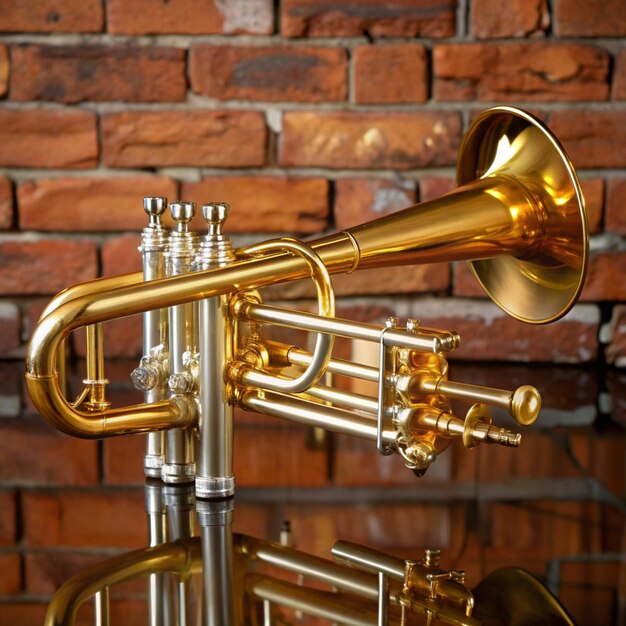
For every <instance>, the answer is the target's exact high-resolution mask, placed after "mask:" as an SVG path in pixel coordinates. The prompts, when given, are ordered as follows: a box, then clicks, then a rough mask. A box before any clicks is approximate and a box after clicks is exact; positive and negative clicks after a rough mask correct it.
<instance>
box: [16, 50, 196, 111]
mask: <svg viewBox="0 0 626 626" xmlns="http://www.w3.org/2000/svg"><path fill="white" fill-rule="evenodd" d="M138 76H141V80H138V79H137V77H138ZM186 95H187V79H186V76H185V51H184V50H182V49H180V48H158V47H152V46H151V47H137V46H134V47H130V46H127V45H124V46H110V45H109V46H98V45H87V46H85V45H79V46H36V45H21V46H13V48H12V50H11V98H12V99H13V100H53V101H56V102H66V103H75V102H82V101H84V100H91V101H115V100H123V101H127V102H177V101H183V100H185V98H186Z"/></svg>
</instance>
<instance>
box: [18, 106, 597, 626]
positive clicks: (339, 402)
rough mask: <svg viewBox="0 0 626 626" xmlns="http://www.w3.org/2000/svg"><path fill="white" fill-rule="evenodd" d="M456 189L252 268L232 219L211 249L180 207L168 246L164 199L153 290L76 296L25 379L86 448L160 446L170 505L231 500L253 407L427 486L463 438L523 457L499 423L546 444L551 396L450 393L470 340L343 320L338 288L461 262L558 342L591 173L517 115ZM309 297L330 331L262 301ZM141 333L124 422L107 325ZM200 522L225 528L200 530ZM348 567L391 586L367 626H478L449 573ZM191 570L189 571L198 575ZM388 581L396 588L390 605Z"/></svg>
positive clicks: (156, 224) (47, 326)
mask: <svg viewBox="0 0 626 626" xmlns="http://www.w3.org/2000/svg"><path fill="white" fill-rule="evenodd" d="M457 179H458V185H459V186H458V188H457V189H456V190H455V191H453V192H451V193H449V194H447V195H445V196H443V197H441V198H439V199H436V200H434V201H430V202H426V203H422V204H418V205H415V206H412V207H409V208H407V209H404V210H402V211H399V212H396V213H392V214H389V215H387V216H385V217H382V218H380V219H378V220H375V221H373V222H370V223H367V224H363V225H361V226H357V227H354V228H351V229H348V230H345V231H342V232H339V233H336V234H331V235H328V236H325V237H323V238H321V239H318V240H315V241H312V242H308V243H304V242H301V241H298V240H295V239H291V238H282V239H277V240H271V241H267V242H264V243H260V244H257V245H253V246H249V247H247V248H241V249H235V248H234V247H233V245H232V243H231V241H230V239H229V238H228V236H227V235H226V234H225V233H224V224H225V221H226V219H227V216H228V212H229V207H228V205H227V204H225V203H219V202H218V203H210V204H205V205H203V207H202V215H203V217H204V219H205V221H206V223H207V226H208V232H207V234H206V235H205V236H203V237H199V236H198V235H197V234H196V233H194V232H192V231H190V229H189V222H190V221H191V219H192V218H193V216H194V212H195V208H196V207H195V204H194V203H191V202H175V203H172V204H171V205H170V208H171V213H172V218H173V220H174V222H175V223H176V227H175V229H174V230H173V231H172V232H169V231H168V230H167V229H166V228H165V227H164V226H163V221H162V216H163V213H164V212H165V210H166V208H167V205H168V202H167V199H165V198H161V197H150V198H145V199H144V209H145V211H146V213H147V215H148V218H149V223H148V225H147V227H146V228H145V229H144V230H143V233H142V242H141V246H140V251H141V254H142V259H143V271H142V272H138V273H133V274H127V275H123V276H116V277H112V278H103V279H99V280H95V281H91V282H89V283H85V284H82V285H77V286H74V287H70V288H69V289H67V290H65V291H64V292H62V293H61V294H59V295H58V296H56V297H55V298H54V299H53V300H52V302H51V303H50V304H49V305H48V307H47V308H46V310H45V311H44V313H43V314H42V317H41V319H40V321H39V324H38V326H37V328H36V329H35V331H34V333H33V336H32V339H31V341H30V344H29V347H28V353H27V362H26V384H27V388H28V391H29V393H30V395H31V397H32V399H33V402H34V404H35V406H36V407H37V409H38V410H39V412H40V413H41V414H42V416H43V417H44V418H45V419H46V420H47V421H48V422H50V423H51V424H52V425H53V426H55V427H56V428H57V429H59V430H61V431H63V432H65V433H68V434H71V435H74V436H77V437H83V438H101V437H109V436H116V435H122V434H131V433H147V443H146V453H145V457H144V470H145V474H146V477H148V478H149V479H157V480H159V481H161V482H162V484H163V485H165V486H172V487H178V486H188V485H193V486H194V487H193V491H194V494H195V498H196V499H197V501H198V502H199V503H203V504H202V506H210V505H211V503H214V502H216V501H217V502H220V501H228V499H230V498H232V497H233V496H234V493H235V477H234V475H233V454H234V450H233V412H234V409H235V408H236V407H238V408H241V409H244V410H249V411H255V412H259V413H263V414H267V415H271V416H275V417H279V418H282V419H286V420H290V421H292V422H298V423H301V424H305V425H308V426H312V427H321V428H323V429H325V430H329V431H334V432H339V433H344V434H350V435H353V436H356V437H360V438H364V439H367V440H371V441H372V442H373V443H374V444H375V445H376V448H377V450H378V451H379V452H380V453H381V454H399V455H400V456H401V458H402V460H403V461H404V464H405V465H406V466H407V468H409V469H410V470H412V471H413V472H414V473H416V474H417V475H418V476H419V475H422V474H423V473H424V472H426V471H427V469H428V468H429V466H430V465H431V464H432V463H433V462H435V460H436V459H437V456H438V455H439V454H440V453H442V452H443V451H444V450H445V449H446V448H447V447H448V446H449V445H450V444H451V442H453V441H454V440H455V439H460V440H461V441H462V443H463V445H464V446H465V447H468V448H471V447H474V446H476V445H479V444H480V443H487V444H498V445H505V446H514V447H515V446H518V445H520V441H521V436H520V435H519V434H518V433H514V432H512V431H510V430H507V429H505V428H501V427H499V426H497V425H494V424H493V423H492V418H491V411H490V408H491V407H499V408H502V409H504V410H506V411H508V412H509V414H510V415H511V416H512V417H513V418H514V419H515V420H516V421H517V422H518V424H520V425H522V426H529V425H530V424H532V423H533V422H534V421H535V420H536V419H537V417H538V415H539V410H540V406H541V398H540V395H539V393H538V391H537V390H536V389H535V388H533V387H531V386H528V385H524V386H522V387H519V388H518V389H515V390H513V391H508V390H502V389H492V388H488V387H481V386H475V385H469V384H465V383H461V382H456V381H452V380H449V379H448V363H447V360H446V356H447V355H448V354H449V353H450V352H452V351H453V350H454V349H455V348H456V347H458V345H459V342H460V338H459V336H458V334H457V333H455V332H454V331H448V330H440V329H432V328H425V327H423V326H422V325H420V323H419V321H418V320H412V319H411V320H407V322H406V324H405V325H403V326H401V325H400V323H399V321H398V320H397V319H396V318H389V319H388V320H387V321H386V323H385V324H366V323H357V322H354V321H350V320H344V319H340V318H338V317H336V316H335V302H334V301H335V298H334V292H333V288H332V281H331V274H334V273H350V272H353V271H357V270H359V269H367V268H374V267H389V266H392V265H413V264H418V263H433V262H448V261H460V260H467V261H469V263H470V266H471V268H472V271H473V273H474V274H475V276H476V278H477V279H478V281H479V282H480V283H481V285H482V286H483V288H484V290H485V292H486V293H487V294H488V295H489V297H490V298H491V299H492V300H493V301H494V302H495V303H496V304H497V305H498V306H500V307H501V308H502V309H503V310H504V311H505V312H507V313H508V314H510V315H511V316H513V317H515V318H517V319H518V320H521V321H523V322H527V323H530V324H543V323H547V322H551V321H554V320H556V319H559V318H560V317H562V316H563V315H565V314H566V313H567V311H569V309H570V308H571V307H572V306H573V305H574V303H575V302H576V300H577V298H578V295H579V293H580V291H581V289H582V285H583V281H584V277H585V272H586V267H587V256H588V252H587V245H588V244H587V240H588V234H587V225H586V217H585V212H584V201H583V197H582V194H581V191H580V186H579V183H578V181H577V178H576V174H575V171H574V169H573V167H572V165H571V163H570V161H569V159H568V157H567V156H566V154H565V152H564V151H563V149H562V147H561V146H560V144H559V143H558V141H557V140H556V139H555V138H554V136H553V135H552V134H551V133H550V131H549V130H548V129H547V128H546V127H545V126H543V124H542V123H541V122H540V121H538V120H536V119H535V118H534V117H532V116H531V115H529V114H528V113H525V112H523V111H520V110H518V109H514V108H512V107H505V106H502V107H495V108H493V109H490V110H488V111H485V112H484V113H482V114H481V115H479V116H478V117H477V118H476V119H475V120H474V121H473V123H472V124H471V126H470V128H469V130H468V131H467V133H466V135H465V137H464V139H463V142H462V144H461V147H460V151H459V157H458V163H457ZM306 278H310V279H311V280H312V281H313V283H314V286H315V290H316V294H317V308H318V311H317V313H316V314H315V313H310V312H303V311H295V310H287V309H283V308H279V307H276V306H270V305H268V304H265V303H264V302H263V300H262V296H261V293H260V290H262V288H263V287H267V286H270V285H272V284H276V283H280V282H284V281H292V280H297V279H306ZM133 314H143V316H144V336H143V346H144V354H143V357H142V358H141V362H140V363H139V365H138V367H137V368H136V369H135V370H134V372H133V373H132V379H133V383H134V384H135V386H136V387H137V388H138V389H139V390H141V391H142V392H143V393H144V400H145V402H144V403H142V404H138V405H132V406H125V407H112V406H111V405H110V403H109V401H108V400H107V399H106V384H107V380H106V375H105V368H104V354H103V348H102V346H103V323H104V322H107V321H109V320H113V319H116V318H119V317H123V316H127V315H133ZM268 325H278V326H281V327H287V328H291V329H298V330H304V331H307V332H309V333H313V334H314V335H315V345H314V348H313V349H312V350H311V351H307V350H305V349H303V348H300V347H298V346H292V345H288V344H285V343H281V342H278V341H275V340H269V339H266V338H264V337H263V331H264V327H265V326H268ZM82 327H84V328H85V329H86V334H87V359H86V377H85V380H84V389H83V391H82V392H81V393H80V394H79V395H78V397H77V398H76V399H75V400H69V399H68V398H67V397H66V390H65V387H66V384H65V380H64V379H65V375H64V371H65V357H64V349H63V346H64V342H65V340H66V338H67V336H68V335H69V333H70V332H72V331H74V330H76V329H78V328H82ZM335 337H345V338H348V339H351V340H361V341H367V342H372V343H374V345H375V349H376V352H377V355H378V363H377V365H371V364H364V363H356V362H352V361H349V360H343V359H339V358H335V357H334V356H333V354H332V348H333V342H334V339H335ZM327 374H330V375H332V376H342V377H350V378H353V379H357V380H363V381H368V382H369V383H372V384H373V385H375V388H376V390H377V391H376V393H375V394H374V395H372V396H368V395H364V394H359V393H355V392H352V391H345V390H342V389H338V388H334V387H333V386H332V385H330V384H328V380H327V378H328V377H327V376H326V375H327ZM451 400H460V401H464V402H467V403H468V404H470V405H471V406H470V407H469V409H468V410H467V413H466V415H465V416H463V417H458V416H457V415H454V414H453V412H452V409H451ZM199 516H200V518H201V519H204V518H211V515H208V517H207V515H205V516H204V517H203V515H202V513H201V512H200V511H199ZM218 517H219V516H218ZM211 519H213V518H211ZM220 524H221V526H220ZM220 524H217V525H218V526H220V527H222V526H224V524H226V522H223V523H220ZM200 525H201V526H202V528H203V536H202V540H203V544H202V545H203V550H204V546H205V545H207V544H211V545H216V542H215V541H214V540H211V537H212V535H211V532H212V530H211V529H213V530H214V526H215V524H213V522H207V523H206V524H203V523H202V521H201V523H200ZM205 530H206V533H205V532H204V531H205ZM179 539H185V541H186V540H187V539H186V538H184V537H179ZM238 541H239V544H238V545H243V544H242V543H241V542H242V541H243V540H238ZM244 543H245V542H244ZM217 544H218V545H219V546H221V547H219V548H217V553H218V554H221V556H220V557H216V556H215V554H213V555H209V554H206V553H205V554H204V557H202V559H201V560H203V563H204V567H205V569H208V570H211V571H212V572H213V573H215V571H217V570H220V571H222V572H226V579H227V580H225V581H223V582H224V586H225V588H227V589H230V588H231V587H232V585H233V583H232V576H233V575H232V568H231V567H230V566H228V567H222V566H217V565H215V563H214V564H213V565H209V564H210V562H213V561H214V560H215V559H217V562H218V563H221V564H222V565H224V563H231V561H232V559H233V558H235V557H234V556H233V554H236V553H237V549H234V548H233V540H232V537H230V539H228V540H225V539H223V540H222V541H221V542H217ZM190 545H191V544H190ZM343 548H345V546H343ZM343 548H342V547H341V546H340V547H339V548H338V549H337V553H338V554H339V555H340V557H342V558H343V557H346V558H347V560H348V561H350V562H353V563H354V562H357V563H359V564H360V566H365V569H367V570H368V571H370V572H372V571H374V572H375V577H376V576H378V578H379V583H380V584H379V586H378V587H377V593H376V595H377V597H378V599H379V603H378V609H377V610H376V611H374V613H375V619H376V620H377V621H374V622H362V623H378V624H386V623H388V620H389V619H390V617H389V616H390V615H391V614H392V613H393V611H389V610H388V606H387V605H388V601H389V599H390V598H391V599H392V600H393V601H394V602H395V603H396V604H397V605H398V607H399V609H398V610H399V611H400V613H401V614H402V616H403V617H401V619H402V620H403V621H402V623H412V622H406V621H405V620H406V619H408V618H406V614H407V611H410V610H412V609H415V607H418V608H417V609H416V610H417V612H418V613H419V614H421V615H423V616H424V615H426V617H427V620H429V621H428V622H427V623H434V622H433V621H432V620H435V619H440V620H443V621H447V622H448V623H457V624H462V623H467V624H473V623H479V622H477V621H476V620H475V618H472V610H473V606H474V602H473V599H471V594H470V592H469V591H467V593H466V590H465V587H464V585H463V576H462V574H460V573H458V572H454V571H452V572H445V571H442V570H439V566H438V561H437V562H435V561H429V559H428V558H426V557H425V559H423V560H422V561H419V562H412V564H410V565H407V564H406V563H397V562H393V563H391V562H390V561H389V560H385V558H383V557H380V556H379V555H374V556H372V555H371V554H370V553H367V552H364V551H365V548H359V547H356V548H355V547H349V548H348V549H347V551H346V550H344V549H343ZM180 549H183V548H180ZM184 549H185V550H192V548H191V547H189V546H187V547H185V548H184ZM163 550H165V548H163ZM193 550H196V548H193ZM196 551H197V550H196ZM240 552H241V550H240ZM243 552H244V553H246V554H247V555H248V556H249V554H248V552H246V551H245V550H243ZM193 554H196V552H193ZM346 555H347V556H346ZM364 555H365V556H364ZM179 556H180V555H179ZM137 558H139V557H137ZM146 558H147V557H146ZM194 558H195V557H194ZM199 558H200V557H199ZM140 560H141V559H140ZM193 560H194V559H193V558H191V557H190V556H189V554H188V555H187V557H186V560H185V563H187V564H189V563H190V562H191V561H193ZM166 561H167V559H166ZM364 564H365V565H364ZM372 564H373V565H372ZM185 567H187V565H186V566H185ZM342 567H345V566H342ZM342 571H343V570H342ZM416 572H418V573H416ZM251 575H252V574H250V576H251ZM349 578H350V577H348V579H349ZM389 578H392V579H393V580H394V581H396V583H394V584H396V585H399V587H398V588H397V589H396V590H395V591H393V592H390V591H389V588H390V587H389ZM383 579H384V580H383ZM418 579H419V580H420V581H422V582H420V583H417V582H416V581H417V580H418ZM424 581H426V582H424ZM346 584H348V583H346V582H345V580H344V582H343V583H342V584H337V585H336V587H338V588H344V587H345V585H346ZM368 584H370V583H368ZM365 586H366V587H367V585H365ZM370 586H371V585H370ZM244 587H245V588H246V589H247V590H248V591H249V592H250V593H252V594H253V595H254V594H257V595H258V594H260V596H263V594H270V595H271V597H272V598H274V599H276V598H277V597H278V596H280V595H281V594H280V593H278V592H277V591H276V589H278V587H277V586H276V585H273V584H269V586H268V584H267V581H265V580H264V579H262V578H256V579H252V578H248V579H247V582H246V583H245V585H244ZM281 589H283V588H282V587H281ZM368 589H369V587H368ZM283 590H284V589H283ZM461 590H463V591H461ZM209 593H211V591H210V589H209V587H207V588H206V589H205V596H207V595H208V594H209ZM368 593H369V592H368ZM272 594H274V595H272ZM468 594H469V595H468ZM366 595H367V593H366ZM370 595H371V594H370ZM260 596H259V597H260ZM340 596H341V594H340ZM313 597H315V596H313ZM307 598H309V597H308V596H307ZM416 598H421V600H419V601H418V600H417V599H416ZM335 600H336V599H335ZM310 602H313V604H316V603H317V604H319V605H321V604H322V600H321V597H320V598H319V599H318V600H310V598H309V599H306V598H305V599H302V600H301V601H299V602H296V603H295V604H296V605H297V606H298V607H300V609H302V607H304V606H305V605H307V603H310ZM351 602H352V600H349V599H346V603H347V605H349V606H352V604H351ZM205 603H208V604H209V605H210V606H211V607H213V608H211V609H206V610H207V611H208V613H205V623H206V624H216V625H217V624H229V623H240V622H238V621H237V620H236V619H235V618H234V617H233V616H234V615H235V614H236V613H237V614H238V615H240V614H241V611H238V612H237V611H235V612H234V610H233V609H232V607H231V608H224V609H223V610H221V609H217V608H215V603H211V602H210V601H208V600H207V599H206V597H205ZM429 603H430V604H429ZM227 604H228V603H227ZM424 607H426V608H424ZM450 607H452V608H450ZM300 609H299V610H300ZM453 609H454V610H453ZM394 611H395V609H394ZM393 614H394V615H395V613H393ZM428 615H430V617H428ZM329 619H330V618H329ZM332 619H336V616H335V617H333V618H332ZM368 619H369V618H368ZM463 620H465V621H463ZM472 620H474V621H472ZM339 621H341V620H339ZM51 623H65V622H56V621H55V622H51ZM268 623H269V622H268ZM348 623H361V622H348ZM389 623H391V622H389Z"/></svg>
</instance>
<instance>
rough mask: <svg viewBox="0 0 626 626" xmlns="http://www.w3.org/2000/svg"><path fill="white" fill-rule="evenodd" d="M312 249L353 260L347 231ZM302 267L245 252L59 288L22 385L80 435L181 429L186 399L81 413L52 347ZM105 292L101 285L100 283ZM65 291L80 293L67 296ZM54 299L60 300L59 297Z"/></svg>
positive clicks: (336, 267) (62, 426) (191, 410)
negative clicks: (93, 329) (83, 330)
mask: <svg viewBox="0 0 626 626" xmlns="http://www.w3.org/2000/svg"><path fill="white" fill-rule="evenodd" d="M317 252H318V254H319V255H320V256H321V257H322V260H323V262H324V264H325V265H326V267H327V268H328V269H329V271H341V270H343V269H346V268H348V269H349V268H350V267H351V266H352V265H353V263H354V254H355V250H354V248H353V246H352V244H351V243H350V240H349V238H348V237H347V236H346V235H342V234H339V235H335V236H334V237H329V238H327V239H324V240H322V241H320V242H317ZM309 271H310V269H309V265H308V263H306V262H305V261H304V260H302V259H301V258H299V257H293V256H292V255H291V254H288V253H286V254H279V255H273V256H268V257H263V258H251V259H245V260H242V261H237V262H234V263H233V264H231V265H229V266H227V267H222V268H216V269H211V270H205V271H202V272H196V273H191V274H183V275H181V276H174V277H172V278H164V279H160V280H154V281H148V282H136V279H137V277H138V274H125V275H122V276H117V277H113V278H108V279H104V280H102V279H99V280H96V281H91V282H89V283H86V284H84V285H79V286H77V287H75V288H71V289H70V290H68V291H65V292H62V293H61V294H59V296H57V298H58V300H57V298H55V299H54V300H53V302H52V303H51V304H49V305H48V308H47V315H46V316H45V317H43V319H41V321H40V322H39V324H38V325H37V328H36V329H35V331H34V333H33V335H32V337H31V340H30V343H29V345H28V350H27V355H26V385H27V388H28V392H29V393H30V395H31V398H32V400H33V403H34V404H35V406H36V407H37V410H38V411H39V412H40V413H41V415H42V416H43V417H44V418H45V419H46V420H47V421H48V422H49V423H50V424H52V425H53V426H54V427H55V428H57V429H59V430H61V431H63V432H65V433H68V434H72V435H75V436H77V437H83V438H99V437H109V436H113V435H120V434H125V433H139V432H146V431H151V430H164V429H168V428H186V427H188V426H190V425H192V424H193V423H194V421H195V419H196V407H195V404H194V403H193V402H192V401H189V400H186V399H185V398H182V397H181V398H172V399H169V400H164V401H161V402H154V403H151V404H141V405H133V406H127V407H122V408H119V409H106V410H103V411H99V412H95V413H91V412H85V411H80V410H78V409H76V408H74V407H73V406H71V405H70V403H69V402H68V401H67V400H66V399H65V398H64V397H63V393H62V392H61V389H60V386H59V380H58V374H57V368H56V363H57V353H58V350H59V347H60V345H61V343H62V341H63V339H64V338H65V337H67V336H68V335H69V333H70V332H71V331H72V330H75V329H76V328H80V327H82V326H88V325H90V324H95V323H98V322H104V321H108V320H112V319H116V318H120V317H125V316H128V315H134V314H137V313H144V312H145V311H149V310H152V309H160V308H165V307H168V306H174V305H177V304H184V303H186V302H193V301H197V300H202V299H203V298H207V297H211V296H217V295H223V294H227V293H229V292H232V291H239V290H245V289H255V288H257V287H262V286H264V285H268V284H271V283H274V282H276V277H277V276H280V277H281V278H282V279H284V280H294V279H297V278H305V277H306V276H308V275H309ZM103 285H104V286H106V290H104V291H101V290H100V289H101V288H102V286H103ZM72 294H80V295H78V297H73V298H72V297H71V296H72ZM59 302H60V303H59Z"/></svg>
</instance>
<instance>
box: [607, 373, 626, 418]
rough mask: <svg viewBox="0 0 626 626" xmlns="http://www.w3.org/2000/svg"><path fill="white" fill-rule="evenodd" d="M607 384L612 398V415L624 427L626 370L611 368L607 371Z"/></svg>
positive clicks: (625, 416)
mask: <svg viewBox="0 0 626 626" xmlns="http://www.w3.org/2000/svg"><path fill="white" fill-rule="evenodd" d="M606 386H607V389H608V391H609V394H610V398H611V405H612V410H611V417H612V419H613V421H614V422H615V423H616V424H619V425H620V426H621V427H622V428H623V427H624V426H626V393H624V390H625V389H626V371H625V370H624V369H611V370H609V371H608V372H607V376H606Z"/></svg>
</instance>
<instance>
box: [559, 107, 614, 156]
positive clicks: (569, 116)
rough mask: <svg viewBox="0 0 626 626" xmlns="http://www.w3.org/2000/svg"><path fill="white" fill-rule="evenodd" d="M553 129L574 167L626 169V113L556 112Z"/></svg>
mask: <svg viewBox="0 0 626 626" xmlns="http://www.w3.org/2000/svg"><path fill="white" fill-rule="evenodd" d="M550 128H551V130H552V132H553V133H554V134H555V135H556V136H557V137H558V139H559V140H560V141H561V143H562V144H563V147H564V148H565V150H566V151H567V154H568V155H569V157H570V159H571V160H572V162H573V163H574V167H577V168H585V167H586V168H596V167H626V150H624V149H623V148H624V145H625V144H626V112H623V111H585V110H568V111H555V112H554V113H553V114H552V116H551V118H550Z"/></svg>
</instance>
